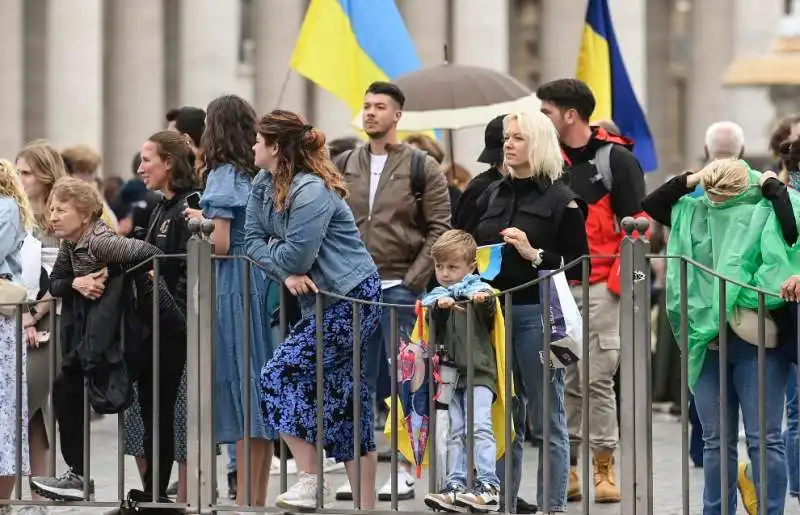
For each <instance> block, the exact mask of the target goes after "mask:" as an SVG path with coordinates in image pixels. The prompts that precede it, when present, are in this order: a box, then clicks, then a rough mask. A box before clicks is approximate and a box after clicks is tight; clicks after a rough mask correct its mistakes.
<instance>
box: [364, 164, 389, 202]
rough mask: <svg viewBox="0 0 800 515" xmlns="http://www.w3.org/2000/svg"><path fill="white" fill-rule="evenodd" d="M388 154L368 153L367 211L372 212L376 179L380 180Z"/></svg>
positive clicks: (376, 188) (376, 185)
mask: <svg viewBox="0 0 800 515" xmlns="http://www.w3.org/2000/svg"><path fill="white" fill-rule="evenodd" d="M388 158H389V154H383V155H375V154H370V158H369V212H370V213H372V204H373V203H374V202H375V194H376V193H377V192H378V181H380V180H381V172H383V167H384V166H386V160H387V159H388Z"/></svg>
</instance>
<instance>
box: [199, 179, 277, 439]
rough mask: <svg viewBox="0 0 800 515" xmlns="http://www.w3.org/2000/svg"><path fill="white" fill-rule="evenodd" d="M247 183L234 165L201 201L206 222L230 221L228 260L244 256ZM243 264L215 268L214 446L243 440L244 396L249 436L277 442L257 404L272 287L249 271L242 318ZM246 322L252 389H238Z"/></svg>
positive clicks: (221, 263)
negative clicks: (247, 405) (247, 296)
mask: <svg viewBox="0 0 800 515" xmlns="http://www.w3.org/2000/svg"><path fill="white" fill-rule="evenodd" d="M250 189H251V179H250V178H249V177H248V176H247V175H245V174H243V173H239V172H238V171H237V170H236V169H235V168H234V167H233V166H232V165H224V166H220V167H218V168H215V169H214V170H211V172H210V173H209V174H208V180H207V183H206V189H205V191H204V192H203V196H202V198H201V200H200V206H201V208H202V209H203V216H204V217H205V218H221V219H225V220H228V221H229V222H230V250H228V255H230V256H242V258H245V257H246V256H247V252H246V249H245V240H244V236H245V233H244V221H245V209H246V207H247V199H248V197H249V196H250ZM244 273H245V263H244V259H224V260H218V261H217V263H216V275H217V277H216V295H217V324H216V326H217V338H216V340H215V342H214V346H215V354H216V355H215V358H216V359H215V361H214V367H215V379H214V420H215V429H214V430H215V433H216V439H217V443H233V442H236V441H237V440H241V439H243V438H244V402H243V398H244V395H250V407H251V421H250V436H251V437H253V438H264V439H268V440H274V439H275V435H276V433H275V431H274V430H273V429H272V428H271V427H269V426H266V425H265V424H264V414H263V413H262V412H261V403H260V402H259V398H260V396H259V372H260V370H261V367H262V366H263V365H264V363H266V362H267V361H268V360H269V359H270V358H271V357H272V333H271V331H270V326H269V316H270V315H269V313H268V312H267V306H266V303H267V295H268V292H269V289H270V288H274V287H275V284H274V282H272V281H269V280H268V279H267V277H266V274H265V273H264V272H262V271H261V270H260V269H259V268H257V267H256V266H254V265H251V266H250V313H248V314H245V313H244V293H243V286H242V283H243V281H242V279H243V274H244ZM248 317H250V342H249V345H250V360H251V361H250V363H249V367H250V384H249V385H244V384H242V382H243V378H244V367H245V366H246V364H245V363H244V359H243V352H242V345H243V342H244V323H245V322H244V321H245V320H247V318H248Z"/></svg>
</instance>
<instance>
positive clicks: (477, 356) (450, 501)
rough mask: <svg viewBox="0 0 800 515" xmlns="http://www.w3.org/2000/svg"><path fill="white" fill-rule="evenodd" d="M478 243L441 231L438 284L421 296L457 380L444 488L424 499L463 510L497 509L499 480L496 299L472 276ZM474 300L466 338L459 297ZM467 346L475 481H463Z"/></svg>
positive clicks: (440, 507)
mask: <svg viewBox="0 0 800 515" xmlns="http://www.w3.org/2000/svg"><path fill="white" fill-rule="evenodd" d="M476 250H477V246H476V244H475V240H474V239H473V237H472V236H470V235H469V234H468V233H466V232H464V231H459V230H451V231H447V232H445V233H444V234H442V236H441V237H439V239H438V240H437V241H436V243H435V244H434V245H433V248H432V250H431V253H432V255H433V260H434V264H435V270H436V279H437V281H438V282H439V284H440V285H441V286H440V287H437V288H434V289H433V291H431V292H430V293H429V294H428V295H427V296H425V298H424V299H423V300H422V303H423V305H424V306H426V307H429V308H431V310H432V323H433V324H435V326H436V334H437V340H436V343H437V344H438V345H440V346H443V347H444V350H445V351H446V352H447V357H448V359H449V361H451V362H452V363H454V366H455V367H456V369H457V370H458V381H457V383H456V385H455V392H454V395H453V398H452V400H451V401H450V404H449V407H448V412H449V415H450V435H449V438H448V444H447V452H448V458H449V459H448V462H449V464H450V467H449V468H450V470H449V471H448V475H447V483H446V486H445V488H444V489H443V490H442V491H441V492H439V493H437V494H428V495H426V496H425V504H426V505H427V506H428V507H430V508H432V509H434V510H444V511H450V512H464V511H467V510H472V511H478V512H489V511H497V510H498V508H499V505H500V502H499V501H500V496H499V488H500V481H499V479H498V478H497V473H496V472H495V463H496V451H497V444H496V441H495V437H494V432H493V430H492V413H491V412H492V403H493V402H494V400H495V397H496V395H497V391H496V384H497V364H496V358H495V351H494V347H493V346H492V340H491V331H492V325H493V322H494V316H495V305H496V301H495V299H494V298H493V297H492V296H491V294H492V288H491V286H489V285H488V284H486V283H484V282H482V281H481V279H480V276H478V275H474V274H473V272H474V270H475V254H476ZM463 300H470V301H472V302H473V303H474V305H475V307H474V316H473V317H472V340H471V341H467V325H466V323H467V316H466V309H465V308H464V307H461V306H457V305H456V303H457V302H458V301H463ZM467 345H471V346H472V363H473V367H474V371H475V374H474V377H475V381H474V383H473V393H472V398H473V406H474V421H475V428H474V434H475V439H474V441H475V460H474V461H475V469H476V471H477V474H476V478H475V484H474V485H471V487H470V485H467V455H466V453H467V452H468V449H466V448H465V446H466V441H465V440H466V433H467V430H466V419H467V416H466V406H465V403H466V400H467V392H466V386H467V385H466V382H467Z"/></svg>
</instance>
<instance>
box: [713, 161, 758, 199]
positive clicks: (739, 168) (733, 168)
mask: <svg viewBox="0 0 800 515" xmlns="http://www.w3.org/2000/svg"><path fill="white" fill-rule="evenodd" d="M701 182H702V184H703V189H704V190H706V192H708V193H712V194H714V195H719V196H721V197H735V196H736V195H739V194H741V193H743V192H744V191H745V190H746V189H747V188H748V186H750V171H749V169H748V168H747V165H746V164H745V163H744V161H741V160H740V159H716V160H714V161H712V162H711V163H709V164H708V165H707V166H706V167H705V168H704V169H703V175H702V176H701Z"/></svg>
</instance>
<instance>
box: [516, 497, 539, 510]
mask: <svg viewBox="0 0 800 515" xmlns="http://www.w3.org/2000/svg"><path fill="white" fill-rule="evenodd" d="M538 510H539V507H538V506H536V505H535V504H530V503H529V502H528V501H526V500H525V499H523V498H522V497H517V513H528V514H531V513H536V512H537V511H538Z"/></svg>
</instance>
